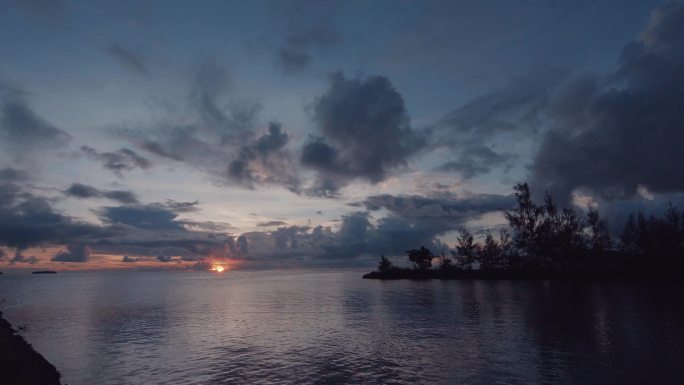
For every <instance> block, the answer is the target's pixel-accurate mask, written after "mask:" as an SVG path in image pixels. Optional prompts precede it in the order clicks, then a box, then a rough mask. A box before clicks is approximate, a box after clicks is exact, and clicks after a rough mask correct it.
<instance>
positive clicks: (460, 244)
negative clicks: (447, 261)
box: [452, 227, 479, 268]
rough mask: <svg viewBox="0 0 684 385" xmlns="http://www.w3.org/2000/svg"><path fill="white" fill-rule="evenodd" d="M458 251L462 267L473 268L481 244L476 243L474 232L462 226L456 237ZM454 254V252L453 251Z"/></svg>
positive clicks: (457, 254)
mask: <svg viewBox="0 0 684 385" xmlns="http://www.w3.org/2000/svg"><path fill="white" fill-rule="evenodd" d="M456 241H457V244H456V253H455V255H456V256H458V259H459V265H461V267H466V265H467V267H468V268H472V264H473V263H474V262H476V261H477V259H478V249H479V245H478V244H477V243H475V238H474V237H473V234H471V233H470V231H468V229H466V228H465V227H461V229H460V230H459V231H458V235H457V237H456ZM452 254H453V253H452Z"/></svg>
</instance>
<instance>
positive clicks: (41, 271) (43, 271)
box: [31, 270, 57, 274]
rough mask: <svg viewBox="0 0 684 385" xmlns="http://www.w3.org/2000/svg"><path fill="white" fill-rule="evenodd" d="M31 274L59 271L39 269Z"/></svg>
mask: <svg viewBox="0 0 684 385" xmlns="http://www.w3.org/2000/svg"><path fill="white" fill-rule="evenodd" d="M31 274H57V272H56V271H53V270H39V271H34V272H33V273H31Z"/></svg>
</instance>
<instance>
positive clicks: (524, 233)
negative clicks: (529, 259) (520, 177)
mask: <svg viewBox="0 0 684 385" xmlns="http://www.w3.org/2000/svg"><path fill="white" fill-rule="evenodd" d="M513 195H514V196H515V198H516V201H517V203H518V206H517V207H516V208H513V209H511V210H505V211H504V216H505V217H506V219H507V220H508V224H509V225H510V227H511V229H512V230H513V243H514V245H515V247H516V248H517V249H518V251H519V252H521V253H523V254H526V255H528V256H529V255H534V254H535V253H536V252H537V242H536V241H537V239H536V238H537V226H538V223H539V219H540V216H541V214H542V210H543V208H540V207H538V206H537V205H535V204H534V202H533V201H532V194H531V193H530V186H529V185H528V184H527V183H519V184H517V185H515V186H514V187H513Z"/></svg>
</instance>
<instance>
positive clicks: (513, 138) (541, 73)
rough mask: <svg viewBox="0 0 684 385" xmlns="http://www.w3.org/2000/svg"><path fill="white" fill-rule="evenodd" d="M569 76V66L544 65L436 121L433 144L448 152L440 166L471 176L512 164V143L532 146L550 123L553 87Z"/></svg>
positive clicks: (430, 129) (432, 127)
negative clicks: (567, 67)
mask: <svg viewBox="0 0 684 385" xmlns="http://www.w3.org/2000/svg"><path fill="white" fill-rule="evenodd" d="M565 77H566V73H565V71H561V70H557V69H550V68H542V69H539V70H537V71H535V72H534V73H531V74H528V75H526V76H522V77H519V78H516V79H513V80H512V81H510V82H509V83H507V84H506V85H504V86H503V87H501V88H499V89H497V90H494V91H492V92H488V93H486V94H484V95H481V96H479V97H477V98H475V99H473V100H471V101H469V102H467V103H465V104H464V105H462V106H460V107H458V108H456V109H455V110H453V111H451V112H450V113H448V114H447V115H446V116H444V117H443V118H441V119H440V120H439V121H437V123H435V124H433V125H431V126H430V127H429V131H430V132H431V134H432V135H431V137H430V139H431V141H430V147H431V148H436V149H438V148H445V149H447V151H448V152H447V156H446V157H447V160H446V161H443V162H442V163H441V164H440V165H439V166H438V167H437V169H438V170H441V171H455V172H458V173H460V174H461V175H462V177H463V178H464V179H470V178H473V177H476V176H479V175H483V174H487V173H489V172H491V171H493V170H495V169H497V168H502V167H503V168H510V167H511V161H512V159H513V158H514V155H513V154H511V153H510V152H508V151H510V149H511V147H512V146H511V143H513V144H514V146H521V144H523V143H528V145H530V146H531V142H532V141H533V140H534V138H535V137H536V135H538V133H539V132H540V131H541V130H542V129H543V126H544V124H545V122H546V119H547V117H548V106H549V103H550V99H551V97H552V95H553V92H554V90H555V89H556V88H557V87H558V84H559V83H560V82H561V81H562V79H564V78H565ZM502 149H506V150H502ZM525 152H526V151H525Z"/></svg>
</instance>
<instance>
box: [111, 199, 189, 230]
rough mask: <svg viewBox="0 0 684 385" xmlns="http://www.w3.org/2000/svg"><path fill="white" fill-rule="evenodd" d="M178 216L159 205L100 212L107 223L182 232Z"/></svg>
mask: <svg viewBox="0 0 684 385" xmlns="http://www.w3.org/2000/svg"><path fill="white" fill-rule="evenodd" d="M177 216H178V214H176V213H175V212H173V211H172V210H169V209H167V208H165V207H163V206H161V205H157V204H149V205H127V206H114V207H104V208H103V209H102V210H101V211H100V217H101V218H102V220H103V221H105V222H106V223H110V224H123V225H128V226H133V227H137V228H140V229H146V230H181V229H183V226H182V223H181V222H178V221H176V220H175V219H176V217H177Z"/></svg>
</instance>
